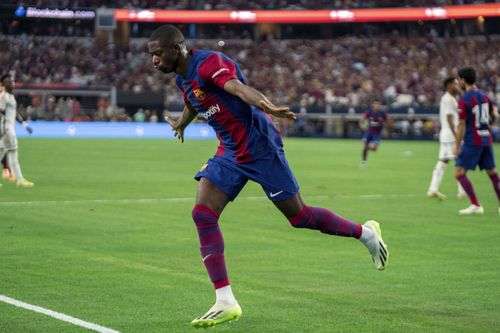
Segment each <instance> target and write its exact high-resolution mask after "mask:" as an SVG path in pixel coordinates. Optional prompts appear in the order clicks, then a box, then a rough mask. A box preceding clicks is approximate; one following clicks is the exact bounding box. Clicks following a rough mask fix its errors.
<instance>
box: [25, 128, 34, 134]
mask: <svg viewBox="0 0 500 333" xmlns="http://www.w3.org/2000/svg"><path fill="white" fill-rule="evenodd" d="M26 132H28V134H29V135H31V134H33V129H32V128H31V127H30V126H27V127H26Z"/></svg>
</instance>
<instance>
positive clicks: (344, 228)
mask: <svg viewBox="0 0 500 333" xmlns="http://www.w3.org/2000/svg"><path fill="white" fill-rule="evenodd" d="M148 47H149V53H150V54H151V56H152V61H153V65H154V67H155V68H156V69H157V70H159V71H161V72H163V73H172V72H175V73H176V74H177V77H176V82H177V86H178V87H179V89H180V90H181V91H182V95H183V98H184V102H185V107H184V109H183V112H182V115H181V117H180V118H179V119H178V120H177V121H173V120H172V119H170V118H168V117H166V120H167V121H168V122H169V124H170V125H171V126H172V129H173V131H174V134H175V136H176V137H178V138H179V139H180V140H181V142H184V130H185V128H186V127H187V126H188V124H189V123H190V122H191V121H192V120H193V119H194V118H195V117H196V116H197V115H199V116H201V117H203V118H205V119H206V120H207V121H208V124H209V125H211V126H212V127H213V128H214V130H215V132H216V133H217V136H218V139H219V141H220V145H219V147H218V149H217V151H216V153H215V156H214V157H213V158H210V159H209V160H208V162H207V164H205V165H203V167H202V168H201V170H200V171H199V172H198V173H197V174H196V176H195V179H196V180H198V181H199V184H198V192H197V196H196V205H195V206H194V208H193V210H192V218H193V220H194V222H195V225H196V228H197V231H198V236H199V240H200V245H201V246H200V250H201V256H202V259H203V263H204V265H205V268H206V270H207V272H208V275H209V277H210V279H211V281H212V283H213V285H214V287H215V294H216V302H215V305H214V306H213V307H212V308H211V309H210V310H209V311H208V312H207V313H205V314H204V315H202V316H200V317H198V318H196V319H194V320H193V321H192V325H193V326H194V327H197V328H198V327H209V326H214V325H216V324H220V323H223V322H227V321H230V320H233V319H238V318H239V317H240V316H241V308H240V306H239V304H238V302H237V301H236V298H235V297H234V295H233V292H232V290H231V286H230V284H229V279H228V275H227V271H226V264H225V259H224V240H223V237H222V233H221V231H220V229H219V224H218V220H219V217H220V215H221V213H222V211H223V210H224V207H226V205H227V204H228V203H229V202H230V201H232V200H234V199H235V198H236V196H237V195H238V193H239V192H240V191H241V189H242V188H243V187H244V186H245V184H246V183H247V181H248V180H253V181H255V182H257V183H259V184H260V185H261V186H262V188H263V190H264V191H265V193H266V194H267V196H268V198H269V199H270V200H271V201H272V202H273V203H274V205H275V206H276V207H277V208H278V209H279V210H280V211H281V212H282V213H283V215H285V217H286V218H287V219H288V221H289V222H290V224H291V225H292V226H293V227H295V228H308V229H314V230H319V231H321V232H323V233H326V234H330V235H338V236H345V237H353V238H357V239H359V240H360V241H361V242H362V243H363V244H364V245H365V246H366V247H367V248H368V250H369V252H370V254H371V255H372V259H373V261H374V264H375V267H376V268H377V269H379V270H382V269H384V268H385V266H386V265H387V261H388V259H389V258H388V255H389V253H388V252H387V246H386V245H385V243H384V241H383V240H382V234H381V231H380V227H379V224H378V223H377V222H375V221H368V222H366V223H365V224H363V225H361V224H357V223H354V222H351V221H349V220H347V219H345V218H342V217H340V216H338V215H337V214H335V213H333V212H331V211H330V210H328V209H324V208H318V207H311V206H308V205H306V204H305V203H304V201H303V199H302V197H301V195H300V192H299V186H298V184H297V181H296V179H295V177H294V175H293V173H292V171H291V169H290V167H289V165H288V162H287V160H286V158H285V153H284V151H283V142H282V140H281V135H280V133H279V132H278V130H277V129H276V128H275V127H274V125H273V123H272V121H271V117H270V115H273V116H276V117H283V118H289V119H295V114H294V113H293V112H291V111H290V110H289V108H288V107H282V106H276V105H274V104H273V103H271V101H270V100H269V99H268V98H267V97H266V96H264V95H263V94H262V93H260V92H259V91H257V90H256V89H254V88H252V87H250V86H248V85H246V80H245V78H244V77H243V73H242V71H241V70H240V68H239V66H238V65H237V64H236V63H235V62H234V61H233V60H231V59H230V58H229V57H227V56H226V55H224V54H222V53H220V52H214V51H207V50H190V51H188V50H187V48H186V44H185V41H184V36H183V35H182V33H181V32H180V31H179V30H178V29H177V28H176V27H174V26H172V25H163V26H161V27H160V28H158V29H157V30H155V31H154V32H153V34H152V35H151V38H150V41H149V43H148Z"/></svg>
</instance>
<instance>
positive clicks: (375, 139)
mask: <svg viewBox="0 0 500 333" xmlns="http://www.w3.org/2000/svg"><path fill="white" fill-rule="evenodd" d="M363 141H364V142H366V143H367V144H374V145H378V144H379V143H380V135H375V134H371V133H365V135H364V136H363Z"/></svg>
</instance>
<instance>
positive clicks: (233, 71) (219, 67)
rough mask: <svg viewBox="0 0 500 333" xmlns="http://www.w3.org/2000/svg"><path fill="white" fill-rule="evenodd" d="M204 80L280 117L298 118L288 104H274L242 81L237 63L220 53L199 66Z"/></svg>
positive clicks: (211, 56) (209, 57)
mask: <svg viewBox="0 0 500 333" xmlns="http://www.w3.org/2000/svg"><path fill="white" fill-rule="evenodd" d="M198 73H199V75H200V77H201V79H202V80H203V81H205V82H206V83H208V84H213V85H215V86H217V87H219V88H221V89H224V90H225V91H226V92H228V93H230V94H231V95H234V96H238V97H239V98H240V99H241V100H242V101H244V102H245V103H247V104H249V105H255V106H257V107H259V108H262V109H263V110H264V111H265V112H267V113H269V114H271V115H273V116H276V117H280V118H289V119H296V116H295V113H293V112H292V111H290V108H289V107H287V106H276V105H274V104H273V103H272V102H271V101H270V100H269V99H268V98H267V97H266V96H264V94H263V93H261V92H260V91H258V90H257V89H255V88H252V87H250V86H247V85H246V84H244V83H243V82H241V81H240V79H239V77H238V73H237V68H236V65H235V64H234V63H233V62H232V61H230V60H229V59H226V58H223V56H222V55H220V54H218V53H212V54H211V55H210V56H208V57H207V58H206V59H205V61H204V62H203V63H202V64H201V65H200V67H199V68H198Z"/></svg>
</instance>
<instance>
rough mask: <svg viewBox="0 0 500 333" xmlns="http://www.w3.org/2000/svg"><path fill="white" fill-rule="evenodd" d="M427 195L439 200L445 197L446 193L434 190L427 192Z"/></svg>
mask: <svg viewBox="0 0 500 333" xmlns="http://www.w3.org/2000/svg"><path fill="white" fill-rule="evenodd" d="M427 196H428V197H429V198H438V199H439V200H444V199H446V195H444V194H443V193H441V192H439V191H436V192H431V191H429V192H427Z"/></svg>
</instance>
